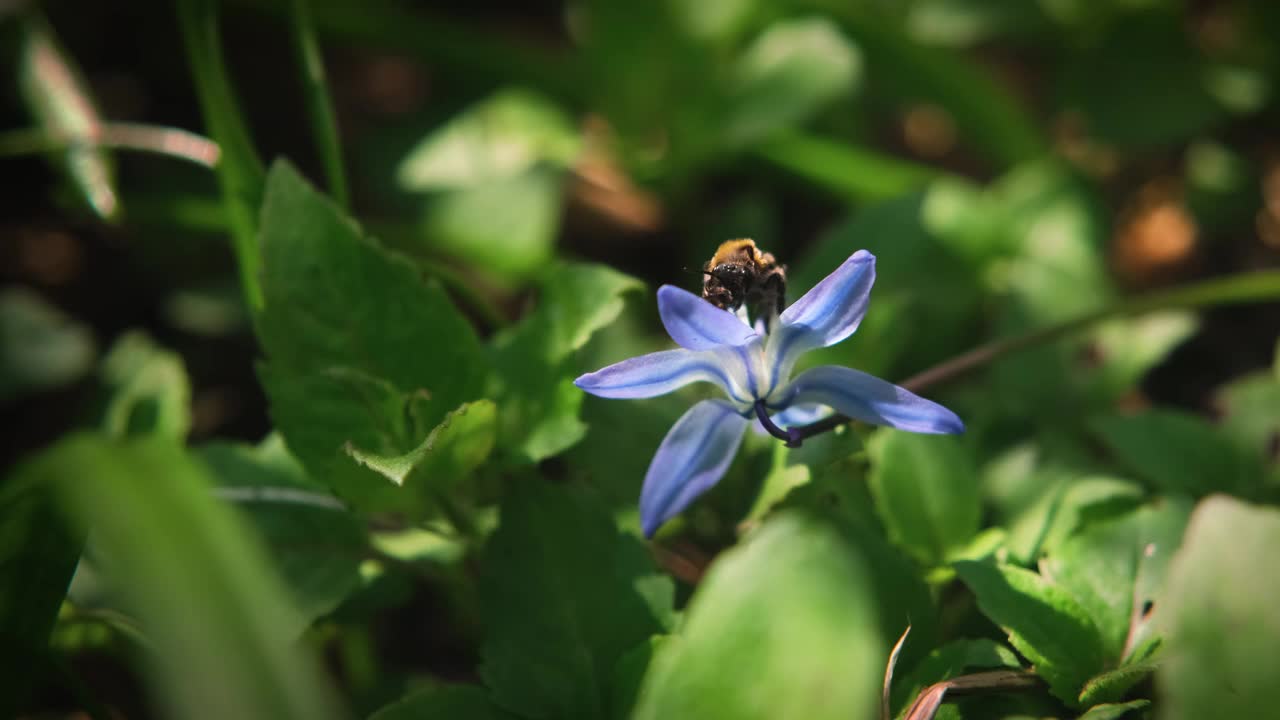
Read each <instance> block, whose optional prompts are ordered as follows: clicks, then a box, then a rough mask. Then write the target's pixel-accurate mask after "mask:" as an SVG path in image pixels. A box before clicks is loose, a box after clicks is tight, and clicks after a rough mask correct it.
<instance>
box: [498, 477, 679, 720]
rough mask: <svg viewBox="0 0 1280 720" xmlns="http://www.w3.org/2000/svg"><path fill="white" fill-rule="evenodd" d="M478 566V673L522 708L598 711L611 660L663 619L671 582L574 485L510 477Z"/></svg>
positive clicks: (551, 712)
mask: <svg viewBox="0 0 1280 720" xmlns="http://www.w3.org/2000/svg"><path fill="white" fill-rule="evenodd" d="M482 567H483V570H482V575H481V580H480V605H481V612H482V615H483V617H484V619H485V629H486V637H485V641H484V644H483V647H482V649H481V656H482V664H481V667H480V675H481V677H483V678H484V680H485V684H486V685H487V686H488V687H489V688H490V690H491V691H492V693H493V699H494V702H496V703H497V704H498V705H500V706H502V707H503V708H505V709H507V710H510V711H511V712H515V713H519V714H521V715H523V716H526V717H547V718H566V719H567V720H571V719H573V718H597V717H604V716H606V715H607V714H608V704H609V699H610V694H611V687H612V678H613V672H614V667H615V665H616V664H617V662H618V660H619V659H620V658H621V657H622V656H623V655H624V654H625V653H627V652H628V651H630V650H631V649H632V648H633V647H635V645H636V644H638V643H640V642H642V641H645V640H647V639H648V638H649V637H650V636H652V635H654V634H657V633H661V632H663V631H664V630H665V629H666V628H667V626H668V625H669V623H670V622H671V614H672V602H673V592H674V589H673V586H672V584H671V581H670V580H669V579H667V578H665V577H663V576H661V575H659V574H658V573H657V572H656V570H655V569H654V567H653V564H652V561H651V560H650V558H649V557H648V554H647V552H646V551H645V549H644V547H643V545H641V544H640V542H639V541H638V540H637V539H636V538H635V537H634V536H632V535H625V534H622V533H620V532H619V531H618V530H617V529H616V528H615V527H614V526H613V524H612V522H611V521H610V519H609V514H608V512H607V511H606V510H605V509H604V508H603V507H602V506H600V505H599V504H598V503H597V502H596V501H595V500H594V499H593V498H591V497H590V496H588V495H586V494H585V493H583V492H580V491H575V490H572V489H569V488H564V487H556V486H553V485H550V484H547V483H546V482H544V481H541V480H538V479H535V478H526V479H525V480H524V481H523V482H521V483H518V484H514V485H512V486H509V487H508V490H507V494H506V496H505V497H504V499H503V505H502V512H501V522H500V524H499V526H498V530H497V531H496V532H495V533H494V534H493V535H492V536H491V537H490V538H489V541H488V543H487V545H486V546H485V549H484V556H483V565H482Z"/></svg>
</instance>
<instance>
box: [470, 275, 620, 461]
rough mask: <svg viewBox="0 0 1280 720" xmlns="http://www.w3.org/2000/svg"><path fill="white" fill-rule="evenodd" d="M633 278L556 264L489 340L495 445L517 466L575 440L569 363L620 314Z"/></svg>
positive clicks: (578, 400)
mask: <svg viewBox="0 0 1280 720" xmlns="http://www.w3.org/2000/svg"><path fill="white" fill-rule="evenodd" d="M640 287H641V284H640V282H639V281H637V280H636V279H634V278H631V277H628V276H626V275H623V274H622V273H619V272H617V271H615V270H611V269H609V268H606V267H604V266H601V265H586V264H579V263H559V264H557V265H554V266H553V267H552V268H551V269H550V271H549V272H548V274H547V276H546V278H545V280H544V282H543V283H542V294H541V298H540V300H539V305H538V307H537V308H536V309H535V310H534V311H533V312H532V313H530V314H529V315H528V316H526V317H525V318H524V319H523V320H522V321H521V322H520V324H519V325H517V326H515V327H513V328H511V329H510V330H508V331H506V332H504V333H501V334H500V335H498V336H497V337H495V338H494V340H493V344H492V347H493V357H494V365H495V367H496V368H497V369H498V370H497V372H496V373H495V374H494V387H493V390H492V394H493V396H494V397H495V398H497V400H498V403H499V404H500V405H501V406H502V407H503V416H502V417H501V418H500V419H499V422H500V426H499V438H500V444H501V445H502V446H503V447H504V448H505V449H506V450H507V452H509V453H511V454H512V455H513V456H514V458H515V459H517V460H519V461H524V462H529V461H537V460H541V459H544V458H547V457H550V456H552V455H555V454H557V453H560V452H562V451H564V450H565V449H567V448H569V447H571V446H572V445H574V444H575V443H577V442H578V441H579V440H581V439H582V437H583V435H584V434H585V433H586V425H584V424H583V423H582V422H581V421H580V420H579V419H578V409H579V407H580V406H581V404H582V395H583V394H582V391H580V390H578V389H577V388H576V387H574V386H573V379H574V378H575V377H577V376H578V375H579V374H580V373H581V372H582V371H583V370H584V368H581V367H579V366H578V365H577V363H574V362H573V361H572V356H573V353H574V352H576V351H577V350H580V349H581V348H582V347H583V345H585V344H586V342H587V341H588V340H589V339H590V338H591V336H592V335H593V334H594V333H595V332H596V331H597V330H599V329H600V328H602V327H604V326H605V325H608V324H609V323H611V322H613V320H614V319H615V318H617V317H618V314H619V313H621V312H622V308H623V302H624V301H623V299H622V296H623V294H625V293H628V292H631V291H634V290H637V289H639V288H640Z"/></svg>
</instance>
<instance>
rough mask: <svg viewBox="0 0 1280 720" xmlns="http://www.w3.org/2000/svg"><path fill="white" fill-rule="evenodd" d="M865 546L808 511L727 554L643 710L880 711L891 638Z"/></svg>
mask: <svg viewBox="0 0 1280 720" xmlns="http://www.w3.org/2000/svg"><path fill="white" fill-rule="evenodd" d="M876 624H877V623H876V618H875V610H874V604H873V601H872V599H871V597H870V594H869V593H868V592H867V577H866V572H865V570H864V569H863V563H862V562H861V560H860V558H859V557H858V551H857V549H856V546H854V545H852V544H850V543H848V542H847V541H846V540H844V539H843V538H842V537H841V535H840V534H839V533H838V532H837V531H835V530H833V529H832V528H830V527H829V526H827V525H825V523H824V522H823V521H820V520H816V519H813V518H809V517H806V516H805V515H804V514H801V513H795V512H792V513H788V514H786V515H779V516H777V517H774V518H772V519H770V520H769V521H768V522H767V523H765V525H764V526H763V527H762V528H761V529H760V530H759V531H758V532H757V533H756V534H755V535H753V536H752V537H751V538H749V539H748V540H747V541H746V542H745V543H744V544H743V545H741V546H740V547H737V548H735V549H733V550H731V551H728V552H727V553H725V554H724V555H722V556H721V557H720V558H718V559H717V560H716V563H715V564H714V565H713V566H712V568H711V570H710V572H709V573H708V574H707V576H706V577H705V578H704V579H703V580H702V582H701V583H700V584H699V586H698V590H697V592H696V593H695V595H694V597H693V599H692V600H691V601H690V604H689V608H688V610H687V611H686V617H685V620H684V623H683V624H682V626H681V630H680V633H679V634H678V635H675V636H673V637H671V638H669V639H668V640H666V641H665V642H664V643H663V644H662V646H661V647H660V648H659V651H658V654H657V656H656V657H655V658H654V660H653V664H652V666H651V670H650V671H649V674H648V675H647V676H646V678H645V683H644V687H643V689H642V690H641V694H640V702H639V706H638V708H637V710H636V713H635V717H636V718H638V719H640V720H648V719H649V718H671V717H701V718H708V719H715V718H734V719H735V720H739V719H742V718H779V717H796V718H800V717H803V718H811V719H812V720H822V719H824V718H833V719H834V718H840V719H841V720H847V718H869V717H872V713H874V712H875V711H874V708H875V707H876V705H877V701H878V698H879V694H880V693H879V690H880V679H881V676H882V675H883V673H884V664H883V663H884V659H885V655H886V650H887V648H886V647H885V646H884V645H883V644H882V642H881V640H880V638H879V637H878V633H877V630H876Z"/></svg>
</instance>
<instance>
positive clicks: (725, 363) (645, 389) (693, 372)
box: [573, 350, 751, 405]
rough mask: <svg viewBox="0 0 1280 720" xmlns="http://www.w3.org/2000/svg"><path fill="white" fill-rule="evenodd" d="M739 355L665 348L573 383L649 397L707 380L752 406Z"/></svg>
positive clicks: (606, 393)
mask: <svg viewBox="0 0 1280 720" xmlns="http://www.w3.org/2000/svg"><path fill="white" fill-rule="evenodd" d="M736 357H737V356H736V355H732V354H730V353H725V352H720V353H712V352H693V351H691V350H663V351H662V352H655V353H649V354H648V355H641V356H639V357H633V358H628V359H626V360H623V361H622V362H619V363H614V364H613V365H610V366H609V367H606V368H603V369H601V370H597V371H595V372H592V373H587V374H586V375H582V376H580V377H579V378H578V379H577V380H574V381H573V384H574V385H577V386H578V387H580V388H582V389H583V390H585V391H586V392H589V393H591V394H592V395H596V396H599V397H605V398H649V397H656V396H658V395H665V394H667V393H669V392H671V391H672V390H675V389H677V388H681V387H684V386H685V385H688V384H689V383H694V382H699V381H706V382H713V383H715V384H717V385H719V386H720V387H721V388H723V389H724V391H725V392H726V393H728V395H729V397H730V398H732V399H733V400H734V401H736V402H738V403H739V404H748V405H749V404H751V400H750V399H749V398H748V397H747V396H746V395H747V393H746V390H745V387H746V383H747V380H746V374H747V369H746V367H745V366H744V365H743V363H742V361H741V360H735V358H736Z"/></svg>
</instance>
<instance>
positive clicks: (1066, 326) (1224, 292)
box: [756, 270, 1280, 447]
mask: <svg viewBox="0 0 1280 720" xmlns="http://www.w3.org/2000/svg"><path fill="white" fill-rule="evenodd" d="M1275 300H1280V270H1266V271H1261V272H1249V273H1239V274H1236V275H1228V276H1226V277H1222V278H1215V279H1212V280H1205V281H1202V282H1197V283H1190V284H1187V285H1181V286H1178V287H1174V288H1170V289H1168V290H1159V291H1156V292H1152V293H1147V294H1144V295H1139V296H1137V297H1133V298H1128V299H1126V300H1121V301H1119V302H1117V303H1115V304H1113V305H1110V306H1108V307H1105V308H1102V309H1100V310H1094V311H1092V312H1088V313H1085V314H1083V315H1078V316H1076V317H1074V318H1071V319H1069V320H1065V321H1063V322H1060V323H1057V324H1055V325H1050V326H1048V327H1043V328H1040V329H1038V330H1032V331H1031V332H1028V333H1024V334H1022V335H1015V336H1013V337H1009V338H1001V339H999V340H994V341H992V342H989V343H986V344H985V345H979V346H978V347H976V348H974V349H972V350H970V351H968V352H966V353H962V354H960V355H957V356H955V357H953V358H951V359H949V360H946V361H943V362H941V363H939V364H937V365H935V366H933V367H931V368H929V369H928V370H925V371H924V372H921V373H918V374H916V375H913V376H911V377H910V378H907V379H906V380H904V381H903V382H902V383H901V385H902V387H903V388H906V389H907V390H910V391H911V392H914V393H919V392H920V391H922V390H924V389H925V388H928V387H932V386H934V385H938V384H941V383H945V382H949V381H951V380H954V379H956V378H958V377H960V376H962V375H964V374H966V373H968V372H970V371H972V370H976V369H978V368H980V367H983V366H985V365H989V364H991V363H992V362H994V361H996V360H999V359H1000V358H1002V357H1004V356H1006V355H1009V354H1011V353H1014V352H1017V351H1019V350H1023V349H1026V348H1029V347H1034V346H1036V345H1041V344H1044V343H1047V342H1052V341H1054V340H1057V339H1059V338H1062V337H1066V336H1068V335H1073V334H1075V333H1077V332H1080V331H1082V330H1087V329H1089V328H1091V327H1093V326H1095V325H1097V324H1099V323H1101V322H1104V321H1107V320H1112V319H1115V318H1121V317H1131V316H1134V315H1143V314H1146V313H1150V312H1156V311H1158V310H1175V309H1180V308H1207V307H1214V306H1217V305H1234V304H1241V303H1253V302H1265V301H1275ZM761 412H762V411H761V408H760V405H759V403H757V405H756V414H757V415H760V416H761V422H762V423H764V422H765V421H764V417H765V416H763V415H761ZM851 419H852V418H850V417H848V416H846V415H833V416H831V417H829V418H826V419H824V420H819V421H818V422H815V423H812V424H810V425H803V426H800V427H794V428H788V429H786V430H783V429H781V428H778V427H777V426H776V425H774V426H773V428H774V429H776V430H777V432H774V429H769V426H770V425H772V423H765V429H767V430H769V433H770V434H771V435H773V436H774V437H777V438H779V439H781V440H785V441H786V442H787V447H799V446H800V444H801V443H802V442H804V441H805V439H807V438H811V437H813V436H814V435H820V434H822V433H824V432H827V431H829V430H834V429H835V428H837V427H839V426H841V425H843V424H845V423H847V422H849V421H850V420H851Z"/></svg>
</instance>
